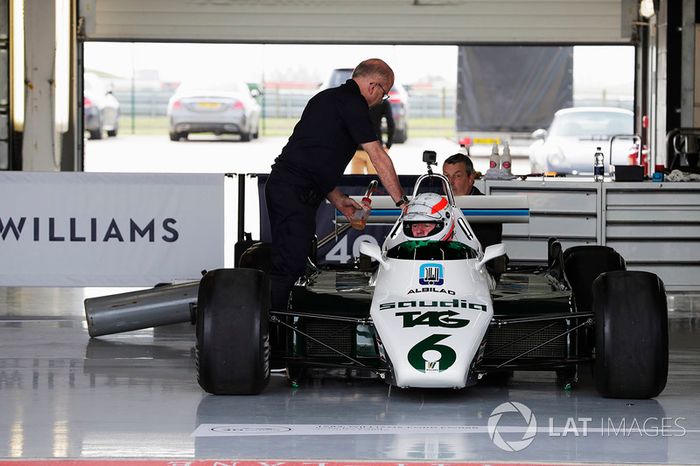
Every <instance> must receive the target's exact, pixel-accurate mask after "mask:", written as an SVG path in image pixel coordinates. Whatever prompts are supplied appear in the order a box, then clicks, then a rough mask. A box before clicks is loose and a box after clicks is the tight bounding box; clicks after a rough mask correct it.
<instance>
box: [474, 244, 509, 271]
mask: <svg viewBox="0 0 700 466" xmlns="http://www.w3.org/2000/svg"><path fill="white" fill-rule="evenodd" d="M505 253H506V245H505V244H503V243H498V244H492V245H491V246H489V247H487V248H486V251H484V257H483V258H482V259H481V260H480V261H479V262H478V263H477V264H476V270H481V269H482V268H483V267H484V265H486V263H487V262H488V261H490V260H492V259H495V258H496V257H500V256H502V255H504V254H505Z"/></svg>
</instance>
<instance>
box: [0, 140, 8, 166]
mask: <svg viewBox="0 0 700 466" xmlns="http://www.w3.org/2000/svg"><path fill="white" fill-rule="evenodd" d="M9 152H10V151H9V145H8V144H7V142H5V141H0V170H7V169H8V168H9V165H8V160H9V159H8V158H7V154H8V153H9Z"/></svg>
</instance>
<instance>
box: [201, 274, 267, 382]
mask: <svg viewBox="0 0 700 466" xmlns="http://www.w3.org/2000/svg"><path fill="white" fill-rule="evenodd" d="M269 307H270V282H269V279H268V278H267V276H266V274H265V273H264V272H261V271H260V270H253V269H218V270H213V271H210V272H208V273H207V274H206V275H205V276H204V277H203V278H202V280H201V282H200V284H199V294H198V299H197V327H196V335H197V344H196V365H197V380H198V382H199V385H200V386H201V387H202V388H203V389H204V390H205V391H207V392H209V393H213V394H215V395H255V394H258V393H260V392H262V391H263V389H264V388H265V387H266V386H267V383H268V381H269V379H270V343H269V337H268V329H267V319H268V309H269Z"/></svg>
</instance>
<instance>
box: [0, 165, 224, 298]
mask: <svg viewBox="0 0 700 466" xmlns="http://www.w3.org/2000/svg"><path fill="white" fill-rule="evenodd" d="M0 199H2V204H0V263H2V267H1V268H0V286H153V285H155V284H156V283H159V282H170V281H179V280H191V279H199V278H200V271H201V270H203V269H214V268H218V267H223V264H224V177H223V176H222V175H209V174H126V173H29V172H13V173H0Z"/></svg>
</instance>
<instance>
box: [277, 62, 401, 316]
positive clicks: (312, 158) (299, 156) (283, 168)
mask: <svg viewBox="0 0 700 466" xmlns="http://www.w3.org/2000/svg"><path fill="white" fill-rule="evenodd" d="M393 84H394V72H393V71H392V70H391V68H390V67H389V65H387V64H386V63H385V62H384V61H382V60H379V59H376V58H375V59H369V60H365V61H363V62H362V63H360V64H359V65H358V66H357V67H356V68H355V70H354V71H353V74H352V78H351V79H348V80H347V81H346V82H345V84H342V85H341V86H339V87H336V88H332V89H326V90H324V91H321V92H319V93H318V94H316V95H315V96H314V97H312V98H311V100H309V103H308V104H307V105H306V108H305V109H304V112H303V113H302V115H301V119H300V120H299V122H298V123H297V124H296V126H295V127H294V131H293V133H292V135H291V137H290V138H289V141H288V142H287V145H286V146H285V147H284V148H283V149H282V154H281V155H280V156H279V157H277V159H275V163H274V165H273V166H272V171H271V173H270V177H269V178H268V180H267V183H266V184H265V198H266V202H267V211H268V215H269V217H270V228H271V233H272V270H271V273H270V279H271V282H272V296H271V298H272V302H271V307H272V309H277V310H284V309H286V308H287V304H288V301H289V293H290V291H291V289H292V287H293V286H294V282H295V281H296V280H297V278H299V277H300V276H301V275H302V273H303V272H304V268H305V266H306V258H307V256H308V254H309V251H310V249H311V244H312V240H313V237H314V235H315V233H316V210H317V209H318V207H319V205H320V204H321V202H322V201H323V199H324V198H325V199H328V200H329V201H330V202H331V204H333V205H334V206H335V208H336V209H338V210H339V211H340V212H341V213H343V214H344V215H345V216H346V217H348V218H350V217H352V215H353V213H354V212H355V210H357V209H360V208H361V207H360V205H359V204H358V203H357V202H355V201H354V200H352V199H351V198H349V197H348V196H347V195H345V194H343V193H342V192H341V191H340V190H339V189H338V188H337V187H336V185H337V184H338V182H339V181H340V178H341V176H342V175H343V172H344V171H345V167H346V166H347V165H348V163H349V162H350V160H351V159H352V156H353V155H354V154H355V150H356V149H357V147H358V145H359V146H362V148H363V149H364V150H365V151H366V152H367V154H368V155H369V157H370V160H371V161H372V164H373V165H374V167H375V168H376V170H377V174H378V175H379V179H380V180H381V182H382V184H383V185H384V187H385V188H386V190H387V193H388V194H389V195H390V196H391V198H392V199H393V200H394V201H395V202H396V203H397V204H396V205H397V206H402V205H403V204H405V203H406V202H408V199H407V198H406V196H405V195H404V193H403V190H402V189H401V185H400V184H399V179H398V176H397V175H396V171H395V170H394V165H393V163H392V162H391V159H390V158H389V155H388V154H387V153H386V151H385V150H384V148H383V147H382V144H381V142H380V141H378V140H377V134H376V132H375V131H374V128H373V126H372V122H371V120H370V116H369V108H370V107H371V106H374V105H377V104H379V103H380V102H382V100H385V99H387V98H388V94H387V92H388V91H389V89H391V86H393Z"/></svg>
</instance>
